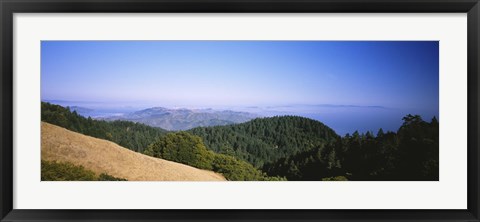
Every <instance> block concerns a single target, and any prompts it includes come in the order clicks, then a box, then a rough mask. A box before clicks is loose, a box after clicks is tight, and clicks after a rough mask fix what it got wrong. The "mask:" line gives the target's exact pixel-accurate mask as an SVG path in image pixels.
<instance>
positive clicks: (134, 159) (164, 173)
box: [42, 122, 225, 181]
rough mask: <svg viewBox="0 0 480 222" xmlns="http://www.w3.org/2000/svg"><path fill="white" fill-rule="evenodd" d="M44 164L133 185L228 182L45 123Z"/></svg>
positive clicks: (202, 171)
mask: <svg viewBox="0 0 480 222" xmlns="http://www.w3.org/2000/svg"><path fill="white" fill-rule="evenodd" d="M42 160H48V161H58V162H70V163H73V164H75V165H81V166H83V167H85V168H86V169H89V170H92V171H93V172H95V173H97V174H100V173H107V174H109V175H112V176H115V177H119V178H125V179H127V180H130V181H212V180H225V178H224V177H223V176H222V175H220V174H217V173H214V172H211V171H207V170H201V169H197V168H194V167H191V166H187V165H184V164H180V163H176V162H172V161H167V160H163V159H158V158H153V157H150V156H147V155H143V154H140V153H137V152H134V151H131V150H128V149H126V148H124V147H121V146H119V145H117V144H115V143H112V142H110V141H106V140H101V139H97V138H93V137H90V136H85V135H83V134H80V133H76V132H72V131H70V130H67V129H64V128H61V127H58V126H55V125H52V124H49V123H45V122H42Z"/></svg>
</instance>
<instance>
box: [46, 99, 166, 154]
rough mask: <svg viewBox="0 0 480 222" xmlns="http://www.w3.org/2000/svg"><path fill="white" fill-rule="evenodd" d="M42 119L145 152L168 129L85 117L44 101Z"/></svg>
mask: <svg viewBox="0 0 480 222" xmlns="http://www.w3.org/2000/svg"><path fill="white" fill-rule="evenodd" d="M41 115H42V117H41V118H42V121H44V122H47V123H51V124H54V125H57V126H61V127H63V128H66V129H68V130H71V131H74V132H77V133H81V134H84V135H87V136H92V137H95V138H99V139H105V140H109V141H112V142H114V143H116V144H118V145H120V146H123V147H126V148H128V149H131V150H133V151H137V152H143V150H144V149H145V148H146V147H147V146H148V145H149V144H150V143H152V142H153V141H154V140H155V139H156V138H157V137H159V136H160V135H163V134H165V133H167V131H166V130H164V129H161V128H156V127H151V126H147V125H144V124H141V123H134V122H129V121H120V120H118V121H111V122H108V121H104V120H94V119H92V118H90V117H88V118H85V117H83V116H81V115H79V114H78V113H77V112H76V111H71V110H70V108H68V107H62V106H59V105H54V104H50V103H46V102H42V109H41Z"/></svg>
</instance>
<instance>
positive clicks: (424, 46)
mask: <svg viewBox="0 0 480 222" xmlns="http://www.w3.org/2000/svg"><path fill="white" fill-rule="evenodd" d="M41 53H42V57H41V58H42V61H41V87H42V95H41V98H42V101H52V100H55V101H56V102H54V103H57V104H60V105H65V106H80V107H86V108H92V109H94V110H96V111H97V112H98V115H102V113H103V115H105V114H108V115H111V114H114V113H115V112H118V113H122V112H132V111H136V110H140V109H144V108H149V107H167V108H175V107H182V108H213V109H220V110H222V109H228V110H234V111H246V112H252V113H257V114H259V115H262V116H273V115H287V114H288V115H300V116H305V117H309V118H313V119H316V120H319V121H321V122H323V123H325V124H326V125H328V126H330V127H331V128H333V129H334V130H335V131H336V132H337V133H339V134H340V135H344V134H345V133H352V132H353V131H355V130H358V131H360V132H366V131H373V132H377V130H378V129H379V128H383V129H384V130H392V131H396V130H397V129H398V128H399V127H400V125H401V124H402V117H403V116H405V115H406V114H409V113H410V114H419V115H421V116H422V117H423V118H424V119H425V120H427V121H430V119H431V118H432V117H433V116H437V118H438V109H439V108H438V103H439V97H438V95H439V86H438V78H439V77H438V72H439V71H438V68H439V67H438V58H439V54H438V42H436V41H422V42H399V41H381V42H380V41H369V42H366V41H346V42H345V41H43V42H42V49H41ZM82 101H83V102H82ZM62 103H63V104H62Z"/></svg>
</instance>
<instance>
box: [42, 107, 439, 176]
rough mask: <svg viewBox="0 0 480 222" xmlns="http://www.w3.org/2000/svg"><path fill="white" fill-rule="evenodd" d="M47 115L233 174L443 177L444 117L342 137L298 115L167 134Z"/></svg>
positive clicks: (56, 110) (48, 110) (45, 114)
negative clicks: (441, 121) (440, 128)
mask: <svg viewBox="0 0 480 222" xmlns="http://www.w3.org/2000/svg"><path fill="white" fill-rule="evenodd" d="M42 121H45V122H49V123H52V124H55V125H58V126H61V127H64V128H67V129H69V130H72V131H76V132H79V133H82V134H85V135H89V136H92V137H97V138H100V139H106V140H110V141H112V142H115V143H117V144H119V145H121V146H124V147H126V148H129V149H132V150H134V151H137V152H141V153H144V154H147V155H150V156H153V157H158V158H162V159H166V160H171V161H175V162H179V163H184V164H187V165H190V166H194V167H197V168H201V169H206V170H213V171H215V172H219V173H222V174H223V175H224V176H225V178H227V179H228V180H283V179H288V180H438V179H439V176H438V174H439V170H438V166H439V162H438V161H439V156H438V151H439V144H438V143H439V140H438V139H439V138H438V137H439V134H438V120H437V119H436V118H433V119H432V120H431V121H429V122H427V121H424V120H423V119H422V118H421V117H420V116H418V115H407V116H405V117H404V118H403V121H404V123H403V125H402V126H401V127H400V128H399V129H398V130H397V131H396V132H390V131H389V132H384V131H383V130H382V129H380V130H378V132H376V133H373V132H367V133H364V134H363V133H362V134H360V133H358V132H354V133H352V134H351V135H350V134H347V135H346V136H344V137H340V136H338V135H337V134H336V133H335V132H334V131H333V130H332V129H330V128H329V127H328V126H326V125H324V124H322V123H321V122H319V121H316V120H312V119H308V118H304V117H298V116H277V117H269V118H257V119H254V120H251V121H249V122H246V123H241V124H233V125H227V126H214V127H199V128H195V129H191V130H188V131H180V132H168V131H165V130H163V129H160V128H154V127H149V126H146V125H143V124H138V123H132V122H127V121H114V122H107V121H99V120H93V119H91V118H85V117H82V116H80V115H78V114H77V113H76V112H72V111H70V110H69V109H68V108H64V107H61V106H57V105H52V104H48V103H42Z"/></svg>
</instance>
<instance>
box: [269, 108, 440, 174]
mask: <svg viewBox="0 0 480 222" xmlns="http://www.w3.org/2000/svg"><path fill="white" fill-rule="evenodd" d="M403 120H404V123H403V125H402V126H401V127H400V129H399V130H398V131H397V132H396V133H395V132H386V133H385V132H383V130H382V129H380V130H379V131H378V132H377V134H376V135H375V134H373V133H372V132H367V133H366V134H359V133H358V132H354V133H353V134H352V135H349V134H347V135H346V136H345V137H343V138H337V140H336V141H335V143H333V144H330V145H327V146H325V147H323V148H322V147H316V148H314V149H312V150H309V151H306V152H301V153H297V154H295V155H292V156H289V157H286V158H282V159H279V160H277V161H275V162H273V163H269V164H266V165H265V166H264V167H263V170H264V171H265V172H267V174H269V175H272V176H284V177H286V178H287V179H288V180H322V179H325V178H335V177H338V176H341V177H340V179H348V180H409V181H416V180H438V179H439V168H438V164H439V156H438V149H439V143H438V141H439V140H438V138H439V134H438V133H439V131H438V120H437V119H436V118H435V117H434V118H433V119H432V120H431V121H430V122H426V121H424V120H422V118H421V117H420V116H418V115H407V116H406V117H404V118H403Z"/></svg>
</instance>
